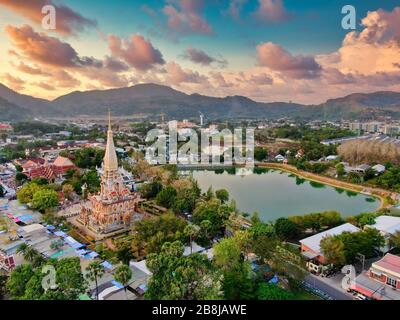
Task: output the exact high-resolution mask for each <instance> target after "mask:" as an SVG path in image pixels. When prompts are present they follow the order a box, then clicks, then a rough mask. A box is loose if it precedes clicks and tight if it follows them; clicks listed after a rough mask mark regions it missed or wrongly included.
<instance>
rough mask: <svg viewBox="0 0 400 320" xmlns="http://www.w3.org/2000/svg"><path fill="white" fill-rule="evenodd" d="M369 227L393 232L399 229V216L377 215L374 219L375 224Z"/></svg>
mask: <svg viewBox="0 0 400 320" xmlns="http://www.w3.org/2000/svg"><path fill="white" fill-rule="evenodd" d="M369 227H371V228H375V229H377V230H379V231H382V232H384V233H395V232H396V231H400V217H392V216H379V217H377V218H376V219H375V224H373V225H370V226H369Z"/></svg>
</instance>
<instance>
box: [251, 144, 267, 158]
mask: <svg viewBox="0 0 400 320" xmlns="http://www.w3.org/2000/svg"><path fill="white" fill-rule="evenodd" d="M267 157H268V151H267V150H266V149H265V148H261V147H256V148H255V149H254V159H256V160H257V161H263V160H265V159H266V158H267Z"/></svg>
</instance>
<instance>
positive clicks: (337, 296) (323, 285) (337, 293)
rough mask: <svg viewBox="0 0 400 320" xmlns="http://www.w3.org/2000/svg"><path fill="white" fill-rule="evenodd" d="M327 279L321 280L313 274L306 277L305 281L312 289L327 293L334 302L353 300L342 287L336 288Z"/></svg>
mask: <svg viewBox="0 0 400 320" xmlns="http://www.w3.org/2000/svg"><path fill="white" fill-rule="evenodd" d="M324 280H325V278H320V277H317V276H314V275H312V274H310V275H308V276H306V277H305V279H304V281H305V282H307V283H308V284H309V285H311V286H312V287H314V288H316V289H318V290H321V291H323V292H325V293H326V294H327V295H329V296H331V297H332V298H333V299H334V300H353V299H352V296H351V295H350V294H348V293H346V292H344V290H342V289H341V288H340V287H336V286H334V285H333V284H331V283H328V282H327V281H324Z"/></svg>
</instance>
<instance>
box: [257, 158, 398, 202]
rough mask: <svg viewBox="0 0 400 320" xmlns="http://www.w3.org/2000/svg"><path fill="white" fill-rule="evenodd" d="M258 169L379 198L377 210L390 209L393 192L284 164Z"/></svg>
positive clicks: (262, 164) (261, 164)
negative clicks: (286, 174) (268, 169)
mask: <svg viewBox="0 0 400 320" xmlns="http://www.w3.org/2000/svg"><path fill="white" fill-rule="evenodd" d="M257 166H258V167H262V168H270V169H279V170H282V171H285V172H289V173H293V174H295V175H297V176H299V177H301V178H305V179H307V180H310V181H314V182H320V183H323V184H326V185H329V186H332V187H336V188H341V189H345V190H349V191H354V192H357V193H363V194H366V195H368V194H371V196H373V197H376V198H378V199H379V200H380V201H381V204H380V206H379V208H378V209H377V210H380V209H384V208H387V207H390V205H389V204H387V201H386V198H387V197H390V196H391V194H392V193H391V192H390V191H387V190H384V189H379V188H371V187H366V186H362V185H358V184H354V183H350V182H345V181H340V180H337V179H334V178H330V177H325V176H321V175H319V174H315V173H311V172H306V171H302V170H298V169H297V168H296V167H294V166H291V165H288V164H283V163H272V162H268V163H260V164H257Z"/></svg>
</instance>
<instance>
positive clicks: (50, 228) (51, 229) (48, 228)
mask: <svg viewBox="0 0 400 320" xmlns="http://www.w3.org/2000/svg"><path fill="white" fill-rule="evenodd" d="M46 228H47V230H50V231H53V230H54V229H55V228H56V227H55V226H52V225H48V226H47V227H46Z"/></svg>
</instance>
